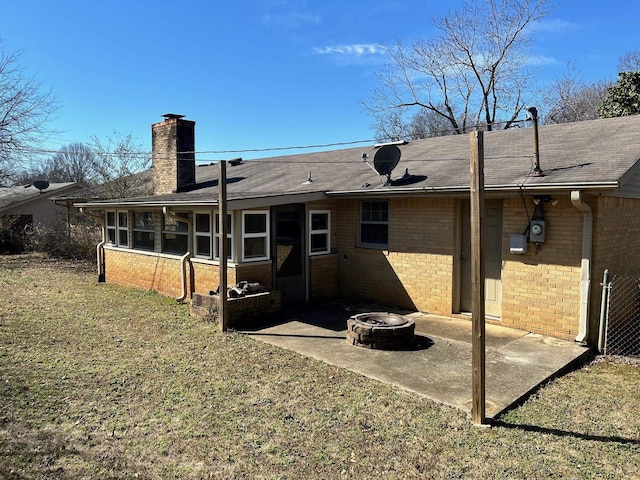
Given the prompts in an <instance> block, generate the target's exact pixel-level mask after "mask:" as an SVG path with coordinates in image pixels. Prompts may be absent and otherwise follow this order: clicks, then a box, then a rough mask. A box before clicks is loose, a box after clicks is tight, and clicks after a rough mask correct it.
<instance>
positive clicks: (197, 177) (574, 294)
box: [78, 115, 640, 344]
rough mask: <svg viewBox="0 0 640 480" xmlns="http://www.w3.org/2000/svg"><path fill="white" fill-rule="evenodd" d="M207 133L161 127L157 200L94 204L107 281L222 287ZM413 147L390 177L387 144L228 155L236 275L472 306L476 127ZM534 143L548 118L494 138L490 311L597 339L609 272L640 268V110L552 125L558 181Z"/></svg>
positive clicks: (431, 304) (408, 301)
mask: <svg viewBox="0 0 640 480" xmlns="http://www.w3.org/2000/svg"><path fill="white" fill-rule="evenodd" d="M194 131H195V123H194V122H192V121H189V120H185V119H183V118H182V117H181V116H178V115H166V116H165V120H164V121H162V122H159V123H156V124H154V125H153V126H152V137H153V169H152V171H153V179H154V188H155V191H154V195H150V196H144V197H137V198H129V199H121V200H108V201H92V202H85V203H83V204H80V205H78V206H80V207H83V208H84V209H86V210H90V211H93V212H94V213H95V212H98V213H100V214H101V215H104V217H103V218H104V220H105V238H106V240H107V244H106V245H105V247H104V258H103V262H104V270H103V273H104V274H106V281H107V282H111V283H116V284H120V285H125V286H132V287H137V288H141V289H149V290H156V291H158V292H160V293H162V294H165V295H172V296H176V297H178V296H181V297H184V296H186V297H187V298H189V296H190V295H192V294H193V293H200V294H206V293H208V292H210V291H211V290H215V289H216V287H217V285H218V278H219V277H218V275H219V271H218V265H219V262H218V258H217V257H218V252H219V242H220V238H219V235H218V234H217V232H218V228H217V225H218V219H217V210H218V174H219V166H218V165H204V166H196V164H195V159H194V154H193V152H194V150H196V149H195V133H194ZM380 148H385V149H386V150H391V151H393V147H380ZM398 148H399V149H400V152H401V158H400V161H399V164H398V166H397V167H396V169H395V170H394V171H393V173H392V175H391V180H392V181H391V182H390V184H389V183H388V182H386V180H387V178H386V177H384V176H379V175H378V174H377V173H376V172H374V171H372V169H371V168H370V167H369V166H368V165H367V164H365V163H364V162H363V158H366V157H368V162H369V163H372V160H373V159H374V158H375V157H376V153H377V152H378V151H381V150H379V149H378V148H376V147H374V146H371V147H362V148H350V149H344V150H336V151H328V152H319V153H310V154H301V155H291V156H283V157H277V158H267V159H262V160H251V161H240V160H237V161H232V162H228V168H227V189H228V192H227V198H228V205H227V209H228V226H229V234H228V236H227V239H226V242H227V245H228V251H230V255H229V259H228V266H227V272H228V278H229V283H230V284H233V283H235V282H237V281H241V280H253V281H258V282H261V283H262V284H264V285H265V286H267V287H268V288H270V289H274V290H279V291H281V292H282V301H283V302H287V301H288V302H294V301H305V300H306V301H309V300H315V299H322V298H327V297H332V296H344V297H349V298H362V299H369V300H374V301H376V302H378V303H380V304H382V305H389V306H398V307H404V308H407V309H412V310H418V311H422V312H428V313H434V314H439V315H449V316H454V315H465V314H467V312H469V311H470V309H471V272H470V258H469V252H470V213H469V210H470V207H469V190H470V188H469V185H470V173H469V171H470V169H469V157H470V141H469V136H467V135H457V136H448V137H438V138H430V139H425V140H417V141H412V142H410V143H406V144H401V145H398ZM533 152H534V149H533V142H532V129H529V128H526V129H516V130H508V131H497V132H486V133H485V134H484V159H485V160H484V163H485V170H484V174H485V198H486V201H485V202H486V216H485V225H486V232H487V242H486V244H487V250H486V277H487V279H486V313H487V317H488V320H489V321H490V322H494V323H499V324H501V325H504V326H508V327H515V328H520V329H524V330H527V331H530V332H534V333H540V334H545V335H550V336H554V337H557V338H562V339H574V338H575V339H576V340H577V341H588V342H589V343H591V344H593V342H594V340H595V335H596V334H597V322H598V313H599V298H600V287H599V283H600V279H601V276H602V272H603V270H604V269H605V268H609V269H610V270H612V272H615V273H635V274H637V273H638V272H640V220H639V219H640V116H635V117H622V118H613V119H605V120H595V121H588V122H580V123H569V124H562V125H552V126H543V127H541V128H540V129H539V152H540V165H541V168H542V171H543V176H534V175H533V174H532V173H533V165H532V158H533ZM364 154H366V157H365V156H364ZM541 229H542V231H540V230H541ZM525 249H526V251H525ZM183 268H184V270H183Z"/></svg>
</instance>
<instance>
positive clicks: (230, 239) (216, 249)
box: [213, 213, 233, 260]
mask: <svg viewBox="0 0 640 480" xmlns="http://www.w3.org/2000/svg"><path fill="white" fill-rule="evenodd" d="M215 218H216V223H215V225H214V230H215V232H216V234H215V245H214V248H213V251H214V252H215V254H214V258H217V259H219V258H220V215H219V214H217V213H216V215H215ZM226 248H227V259H229V260H231V259H232V258H233V218H232V217H231V214H229V213H228V214H227V245H226Z"/></svg>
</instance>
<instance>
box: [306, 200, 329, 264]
mask: <svg viewBox="0 0 640 480" xmlns="http://www.w3.org/2000/svg"><path fill="white" fill-rule="evenodd" d="M330 224H331V217H330V212H329V211H327V210H311V211H309V255H320V254H322V253H329V252H330V250H331V242H330V237H329V233H330V227H331V225H330Z"/></svg>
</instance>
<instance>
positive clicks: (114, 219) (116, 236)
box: [107, 212, 129, 247]
mask: <svg viewBox="0 0 640 480" xmlns="http://www.w3.org/2000/svg"><path fill="white" fill-rule="evenodd" d="M107 242H108V243H109V244H110V245H117V246H119V247H128V246H129V214H128V212H107Z"/></svg>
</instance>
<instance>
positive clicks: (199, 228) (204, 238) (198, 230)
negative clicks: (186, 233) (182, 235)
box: [194, 213, 211, 258]
mask: <svg viewBox="0 0 640 480" xmlns="http://www.w3.org/2000/svg"><path fill="white" fill-rule="evenodd" d="M194 233H195V243H196V247H195V250H196V251H195V256H196V257H203V258H211V214H209V213H196V214H195V221H194Z"/></svg>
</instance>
